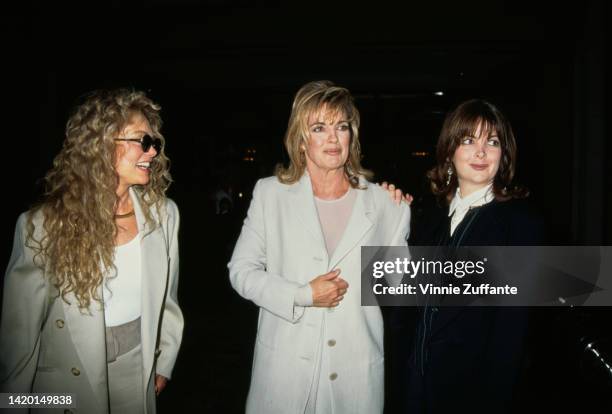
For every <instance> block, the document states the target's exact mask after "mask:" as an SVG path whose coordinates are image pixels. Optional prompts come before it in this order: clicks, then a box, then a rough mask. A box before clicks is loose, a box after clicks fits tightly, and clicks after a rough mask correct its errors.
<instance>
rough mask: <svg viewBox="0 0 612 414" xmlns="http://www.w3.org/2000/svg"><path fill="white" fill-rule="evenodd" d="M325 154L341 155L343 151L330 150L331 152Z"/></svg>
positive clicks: (327, 151) (326, 151)
mask: <svg viewBox="0 0 612 414" xmlns="http://www.w3.org/2000/svg"><path fill="white" fill-rule="evenodd" d="M323 152H325V153H326V154H328V155H340V153H341V152H342V151H341V150H340V149H330V150H325V151H323Z"/></svg>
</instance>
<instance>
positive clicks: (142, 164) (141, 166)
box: [136, 161, 151, 171]
mask: <svg viewBox="0 0 612 414" xmlns="http://www.w3.org/2000/svg"><path fill="white" fill-rule="evenodd" d="M136 167H138V169H140V170H144V171H150V170H151V163H150V162H149V161H143V162H139V163H136Z"/></svg>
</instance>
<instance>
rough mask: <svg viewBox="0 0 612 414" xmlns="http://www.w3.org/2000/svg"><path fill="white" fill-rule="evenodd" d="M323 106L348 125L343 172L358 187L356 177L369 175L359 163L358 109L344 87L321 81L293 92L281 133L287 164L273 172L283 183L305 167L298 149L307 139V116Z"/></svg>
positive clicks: (289, 182) (300, 149) (303, 155)
mask: <svg viewBox="0 0 612 414" xmlns="http://www.w3.org/2000/svg"><path fill="white" fill-rule="evenodd" d="M324 107H325V109H326V111H327V112H328V114H331V115H332V117H335V116H336V115H338V114H340V113H343V114H344V115H345V116H346V118H347V121H348V122H349V124H350V127H351V143H350V145H349V156H348V159H347V161H346V164H344V171H345V173H346V175H347V177H348V179H349V182H350V184H351V186H352V187H353V188H359V176H363V177H365V178H366V179H371V178H372V176H373V174H372V172H371V171H368V170H366V169H365V168H363V167H362V166H361V158H362V156H361V144H360V143H359V123H360V117H359V111H358V110H357V107H356V106H355V102H354V100H353V97H352V96H351V93H350V92H349V90H348V89H346V88H342V87H340V86H336V85H335V84H334V83H333V82H330V81H327V80H323V81H314V82H309V83H307V84H306V85H304V86H302V87H301V88H300V90H299V91H298V92H297V93H296V95H295V98H294V100H293V106H292V108H291V115H290V117H289V125H288V126H287V132H286V133H285V148H286V149H287V153H288V154H289V165H288V166H287V167H284V166H283V165H281V164H279V165H277V166H276V171H275V175H276V176H277V177H278V180H279V181H280V182H282V183H284V184H293V183H295V182H296V181H298V180H299V179H300V178H301V177H302V175H303V174H304V171H305V169H306V157H305V154H304V151H303V149H302V146H303V144H305V143H306V142H307V141H308V138H309V136H310V133H309V132H308V118H309V117H310V115H312V114H314V113H317V112H319V111H321V110H322V109H323V108H324Z"/></svg>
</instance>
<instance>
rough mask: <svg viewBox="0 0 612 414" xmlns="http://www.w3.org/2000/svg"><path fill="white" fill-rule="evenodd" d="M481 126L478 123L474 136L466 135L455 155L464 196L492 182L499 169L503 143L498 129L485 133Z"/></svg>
mask: <svg viewBox="0 0 612 414" xmlns="http://www.w3.org/2000/svg"><path fill="white" fill-rule="evenodd" d="M481 127H482V124H480V125H478V127H477V128H476V132H475V134H474V135H475V136H474V137H471V136H467V137H464V138H463V140H462V141H461V143H460V144H459V146H458V147H457V149H456V150H455V154H454V155H453V159H452V161H453V164H454V166H455V173H456V174H457V179H458V181H459V188H460V189H461V195H462V196H463V197H465V196H467V195H469V194H470V193H473V192H474V191H476V190H479V189H480V188H483V187H485V186H487V185H488V184H490V183H492V182H493V179H494V178H495V174H497V170H498V169H499V160H500V158H501V145H500V141H499V138H498V137H497V131H495V130H492V131H491V132H490V134H483V131H482V128H481Z"/></svg>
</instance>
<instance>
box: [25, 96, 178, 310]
mask: <svg viewBox="0 0 612 414" xmlns="http://www.w3.org/2000/svg"><path fill="white" fill-rule="evenodd" d="M160 109H161V108H160V106H159V105H158V104H156V103H155V102H153V101H152V100H151V99H149V98H148V97H147V96H146V95H145V93H144V92H140V91H134V90H129V89H117V90H100V91H95V92H92V93H90V94H89V95H87V96H86V97H85V99H84V100H83V102H82V103H81V104H80V105H78V106H77V107H76V109H75V110H74V112H73V114H72V115H71V116H70V118H69V120H68V122H67V124H66V137H65V140H64V143H63V147H62V149H61V150H60V152H59V154H58V155H57V156H56V157H55V159H54V160H53V167H52V168H51V169H50V170H49V172H48V173H47V174H46V176H45V179H44V181H45V193H44V196H43V199H42V201H41V202H40V203H39V204H38V205H37V206H35V207H34V208H33V209H31V210H30V212H29V214H28V222H27V239H26V245H28V247H30V248H32V249H33V250H34V252H35V255H34V260H35V263H36V264H37V265H38V266H39V267H41V268H42V269H43V270H44V271H45V274H46V275H47V277H49V279H50V281H51V282H52V284H53V285H54V286H55V287H56V288H57V289H58V292H59V294H60V295H61V297H62V299H63V300H64V301H66V302H68V300H67V299H66V296H67V295H68V294H70V293H73V294H74V296H75V297H76V300H77V301H78V306H79V308H80V309H81V310H86V309H88V308H89V306H90V304H91V302H92V300H93V301H95V302H98V303H100V304H101V303H102V298H100V294H99V290H98V287H99V286H100V285H101V284H102V282H103V280H104V275H105V274H106V272H108V271H109V270H110V269H113V268H114V264H113V262H114V249H115V237H116V235H117V226H116V224H115V217H114V215H115V210H116V206H117V203H118V197H117V194H116V190H117V186H118V183H119V178H118V175H117V173H116V171H115V161H116V152H115V145H116V144H115V141H114V138H117V137H118V136H119V134H120V133H121V132H122V131H123V129H124V128H125V127H126V126H127V125H128V124H129V123H130V122H131V120H132V117H133V116H134V115H135V114H141V115H142V116H144V117H145V118H146V119H147V121H148V122H149V125H150V127H151V131H152V132H153V134H154V136H156V137H159V138H160V139H161V140H162V144H164V142H165V141H164V137H163V136H162V134H161V133H160V129H161V125H162V121H161V118H160V116H159V111H160ZM163 147H164V146H163V145H162V150H161V151H160V153H159V154H158V156H157V157H156V158H155V159H154V161H153V162H152V163H151V172H150V175H149V177H150V179H149V182H148V183H147V184H146V185H144V186H138V188H137V190H138V191H139V192H140V194H141V199H142V200H143V203H142V206H143V213H144V216H145V219H146V221H147V222H148V223H152V224H153V225H154V226H157V225H159V223H156V222H155V219H154V216H153V214H152V213H151V210H152V208H153V207H155V208H156V209H157V212H158V216H159V213H160V212H161V206H162V202H163V200H164V199H165V192H166V190H167V188H168V187H169V185H170V183H171V182H172V178H171V176H170V173H169V164H170V162H169V159H168V158H167V157H166V155H165V153H164V150H163ZM37 213H40V214H42V217H43V229H42V230H43V231H42V233H41V234H42V236H40V237H39V238H38V239H37V238H36V237H35V235H34V234H35V228H34V227H35V226H34V223H33V219H34V216H35V215H36V214H37Z"/></svg>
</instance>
